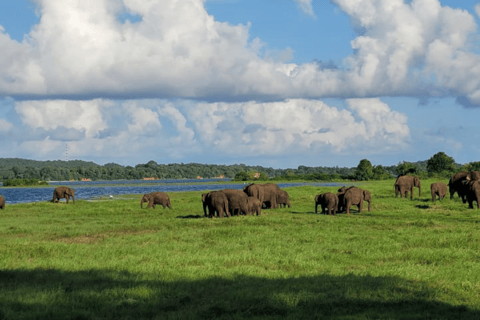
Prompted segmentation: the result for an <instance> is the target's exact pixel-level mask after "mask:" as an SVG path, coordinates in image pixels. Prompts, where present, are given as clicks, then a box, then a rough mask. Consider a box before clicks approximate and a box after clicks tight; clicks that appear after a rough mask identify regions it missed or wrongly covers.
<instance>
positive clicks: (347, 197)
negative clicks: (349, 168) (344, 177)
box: [315, 187, 372, 215]
mask: <svg viewBox="0 0 480 320" xmlns="http://www.w3.org/2000/svg"><path fill="white" fill-rule="evenodd" d="M365 201H367V202H368V211H370V208H371V203H372V195H371V194H370V191H368V190H362V189H360V188H358V187H350V188H346V187H342V188H340V189H338V192H337V194H334V193H331V192H326V193H321V194H319V195H316V196H315V213H317V212H318V205H320V206H321V207H322V213H323V214H325V213H326V214H332V215H333V214H336V213H337V212H346V213H350V207H351V206H352V205H353V206H357V207H358V212H362V210H363V203H364V202H365Z"/></svg>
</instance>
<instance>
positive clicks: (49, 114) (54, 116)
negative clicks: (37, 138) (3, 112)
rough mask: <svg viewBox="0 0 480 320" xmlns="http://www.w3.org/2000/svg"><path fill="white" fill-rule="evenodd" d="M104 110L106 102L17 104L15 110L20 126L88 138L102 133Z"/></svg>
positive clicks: (45, 101) (32, 102)
mask: <svg viewBox="0 0 480 320" xmlns="http://www.w3.org/2000/svg"><path fill="white" fill-rule="evenodd" d="M106 106H109V102H108V101H105V100H101V99H96V100H91V101H72V100H42V101H20V102H17V103H16V106H15V110H16V112H17V113H18V114H19V115H20V116H21V117H22V122H23V123H24V124H26V125H28V126H30V127H32V128H43V129H46V130H53V129H57V128H59V127H64V128H69V129H76V130H84V131H85V137H86V138H92V137H94V136H96V135H97V134H98V133H99V131H101V130H104V129H106V123H105V121H104V120H103V116H102V113H101V108H102V107H106Z"/></svg>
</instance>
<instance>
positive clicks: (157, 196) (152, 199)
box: [140, 191, 172, 209]
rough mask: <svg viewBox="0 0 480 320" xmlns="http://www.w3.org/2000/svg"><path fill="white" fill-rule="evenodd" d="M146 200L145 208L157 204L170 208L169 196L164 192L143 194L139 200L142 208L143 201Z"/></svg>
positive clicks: (153, 206)
mask: <svg viewBox="0 0 480 320" xmlns="http://www.w3.org/2000/svg"><path fill="white" fill-rule="evenodd" d="M144 202H148V205H147V208H153V209H155V207H156V206H157V204H160V205H162V207H163V209H165V208H166V207H168V208H169V209H172V204H171V202H170V198H169V197H168V195H167V194H166V193H165V192H161V191H156V192H152V193H148V194H144V195H143V197H142V200H140V208H143V203H144Z"/></svg>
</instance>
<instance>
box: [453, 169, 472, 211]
mask: <svg viewBox="0 0 480 320" xmlns="http://www.w3.org/2000/svg"><path fill="white" fill-rule="evenodd" d="M467 175H468V172H466V171H462V172H459V173H456V174H454V175H452V177H451V178H450V180H449V181H448V190H449V191H450V199H453V196H454V195H455V192H456V193H457V194H458V196H459V197H460V199H462V201H463V203H467V190H466V189H467V187H466V185H465V184H464V183H463V181H466V180H467Z"/></svg>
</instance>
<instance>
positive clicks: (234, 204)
mask: <svg viewBox="0 0 480 320" xmlns="http://www.w3.org/2000/svg"><path fill="white" fill-rule="evenodd" d="M221 192H223V193H224V194H225V195H226V196H227V199H228V210H229V211H230V214H231V215H233V214H234V213H235V212H236V213H237V215H240V214H241V212H243V213H244V214H251V212H250V210H249V209H248V196H247V194H246V193H245V192H243V191H242V190H235V189H223V190H221Z"/></svg>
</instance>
